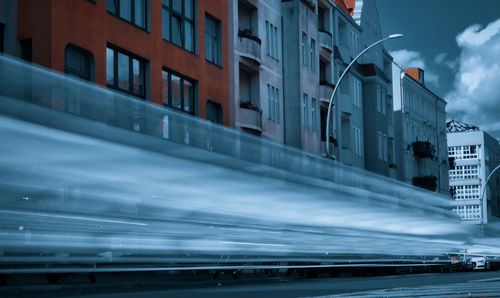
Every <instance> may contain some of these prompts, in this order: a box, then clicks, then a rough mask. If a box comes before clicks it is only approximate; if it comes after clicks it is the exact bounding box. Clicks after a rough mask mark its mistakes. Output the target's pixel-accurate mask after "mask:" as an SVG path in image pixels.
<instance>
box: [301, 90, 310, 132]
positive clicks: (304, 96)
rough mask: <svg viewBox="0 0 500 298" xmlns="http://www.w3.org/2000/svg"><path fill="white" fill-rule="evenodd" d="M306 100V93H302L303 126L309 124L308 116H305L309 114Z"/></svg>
mask: <svg viewBox="0 0 500 298" xmlns="http://www.w3.org/2000/svg"><path fill="white" fill-rule="evenodd" d="M307 100H308V99H307V94H305V93H304V95H303V98H302V124H303V125H304V127H308V126H309V119H308V118H309V117H307V115H308V114H309V109H308V108H307V107H308V104H307Z"/></svg>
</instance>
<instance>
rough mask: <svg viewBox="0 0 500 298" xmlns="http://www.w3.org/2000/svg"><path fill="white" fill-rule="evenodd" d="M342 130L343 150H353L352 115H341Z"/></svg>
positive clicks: (343, 113)
mask: <svg viewBox="0 0 500 298" xmlns="http://www.w3.org/2000/svg"><path fill="white" fill-rule="evenodd" d="M340 130H341V132H342V135H341V140H342V148H344V149H350V148H351V145H352V144H351V119H350V114H348V113H345V112H342V114H341V115H340Z"/></svg>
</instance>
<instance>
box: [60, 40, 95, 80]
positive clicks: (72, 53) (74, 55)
mask: <svg viewBox="0 0 500 298" xmlns="http://www.w3.org/2000/svg"><path fill="white" fill-rule="evenodd" d="M93 71H94V57H93V56H92V54H91V53H90V52H89V51H87V50H84V49H82V48H80V47H77V46H74V45H71V44H69V45H67V46H66V50H65V53H64V72H65V73H67V74H69V75H72V76H75V77H77V78H80V79H82V80H86V81H93V80H94V78H93Z"/></svg>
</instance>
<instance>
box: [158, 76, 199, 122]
mask: <svg viewBox="0 0 500 298" xmlns="http://www.w3.org/2000/svg"><path fill="white" fill-rule="evenodd" d="M161 71H162V73H161V75H162V87H163V72H166V73H167V74H168V101H167V103H165V101H164V100H163V95H162V105H163V106H164V107H168V108H171V109H174V110H176V111H181V112H184V113H186V114H190V115H195V113H196V109H195V105H196V95H197V94H196V88H197V87H198V81H196V80H194V79H192V78H190V77H188V76H185V75H183V74H181V73H178V72H176V71H174V70H171V69H169V68H167V67H162V69H161ZM172 75H174V76H176V77H179V78H180V86H181V94H180V96H181V100H180V101H181V106H180V108H177V107H175V106H174V105H173V104H172V100H173V98H172ZM184 81H188V82H190V83H191V85H192V88H193V98H192V99H191V102H190V103H191V110H190V111H186V110H185V106H184V102H185V98H184ZM162 94H163V90H162ZM205 113H206V111H205Z"/></svg>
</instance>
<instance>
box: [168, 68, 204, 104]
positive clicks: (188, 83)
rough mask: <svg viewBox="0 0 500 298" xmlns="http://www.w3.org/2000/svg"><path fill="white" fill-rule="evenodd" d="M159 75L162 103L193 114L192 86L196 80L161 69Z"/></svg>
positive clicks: (193, 86)
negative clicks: (160, 78)
mask: <svg viewBox="0 0 500 298" xmlns="http://www.w3.org/2000/svg"><path fill="white" fill-rule="evenodd" d="M161 77H162V87H163V88H162V89H163V90H162V94H163V96H162V101H163V105H165V106H169V107H172V108H175V109H177V110H181V111H184V112H186V113H189V114H194V88H195V85H196V82H195V81H193V80H191V79H189V78H187V77H185V76H182V75H180V74H176V73H173V72H171V71H168V70H162V72H161Z"/></svg>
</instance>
